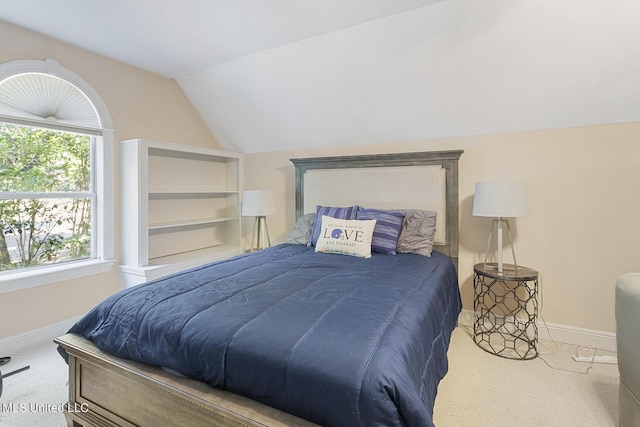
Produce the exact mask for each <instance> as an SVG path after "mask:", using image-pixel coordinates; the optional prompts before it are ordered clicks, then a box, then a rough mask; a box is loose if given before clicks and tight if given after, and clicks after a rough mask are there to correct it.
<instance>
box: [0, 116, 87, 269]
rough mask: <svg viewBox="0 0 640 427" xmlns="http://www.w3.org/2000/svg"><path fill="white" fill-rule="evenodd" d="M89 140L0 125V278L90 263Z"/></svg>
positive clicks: (31, 128)
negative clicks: (9, 273) (41, 268)
mask: <svg viewBox="0 0 640 427" xmlns="http://www.w3.org/2000/svg"><path fill="white" fill-rule="evenodd" d="M94 140H95V137H94V136H91V135H83V134H80V133H72V132H66V131H58V130H51V129H44V128H36V127H30V126H23V125H17V124H11V123H2V122H0V230H1V231H2V232H1V233H0V272H5V271H9V270H16V269H20V268H28V267H37V266H42V265H47V264H53V263H60V262H67V261H73V260H78V259H86V258H91V257H93V253H94V249H93V248H94V244H93V241H92V236H93V235H94V233H93V228H94V226H93V224H92V222H93V217H94V215H93V212H94V207H95V200H96V195H95V192H94V189H93V187H94V186H93V184H92V181H93V179H92V176H93V174H92V159H93V156H92V152H93V148H92V147H93V146H94V145H95V144H94Z"/></svg>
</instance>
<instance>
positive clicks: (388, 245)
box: [356, 208, 404, 255]
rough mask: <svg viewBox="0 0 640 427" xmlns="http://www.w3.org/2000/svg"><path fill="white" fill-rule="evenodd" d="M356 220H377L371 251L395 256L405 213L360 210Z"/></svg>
mask: <svg viewBox="0 0 640 427" xmlns="http://www.w3.org/2000/svg"><path fill="white" fill-rule="evenodd" d="M356 219H375V220H377V222H376V228H375V229H374V230H373V240H372V241H371V250H372V251H373V252H380V253H383V254H389V255H395V254H396V247H397V246H398V237H399V236H400V231H402V220H403V219H404V212H397V211H386V210H382V209H363V208H361V209H359V210H358V213H357V215H356Z"/></svg>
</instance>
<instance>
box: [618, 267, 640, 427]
mask: <svg viewBox="0 0 640 427" xmlns="http://www.w3.org/2000/svg"><path fill="white" fill-rule="evenodd" d="M615 292H616V300H615V301H616V302H615V310H616V340H617V347H618V370H619V371H620V394H619V398H620V407H619V408H620V411H619V412H620V414H619V415H620V418H619V421H620V426H621V427H640V273H626V274H623V275H621V276H620V277H618V280H617V282H616V290H615Z"/></svg>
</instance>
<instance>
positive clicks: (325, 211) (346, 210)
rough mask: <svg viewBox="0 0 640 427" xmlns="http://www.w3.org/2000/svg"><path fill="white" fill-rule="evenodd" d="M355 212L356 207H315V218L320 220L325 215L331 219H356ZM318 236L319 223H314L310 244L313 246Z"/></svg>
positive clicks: (356, 210)
mask: <svg viewBox="0 0 640 427" xmlns="http://www.w3.org/2000/svg"><path fill="white" fill-rule="evenodd" d="M356 212H358V206H349V207H332V206H320V205H318V206H316V218H318V219H320V218H322V215H327V216H330V217H333V218H339V219H356ZM318 236H320V221H319V220H318V221H315V222H314V224H313V232H312V233H311V244H310V246H315V245H316V242H317V241H318Z"/></svg>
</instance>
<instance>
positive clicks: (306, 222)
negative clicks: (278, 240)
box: [286, 213, 316, 245]
mask: <svg viewBox="0 0 640 427" xmlns="http://www.w3.org/2000/svg"><path fill="white" fill-rule="evenodd" d="M315 217H316V214H314V213H308V214H306V215H303V216H301V217H300V218H298V220H297V221H296V225H294V226H293V230H291V233H289V237H287V240H286V243H294V244H297V245H308V244H309V242H310V241H311V231H312V230H313V220H314V219H315Z"/></svg>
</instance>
